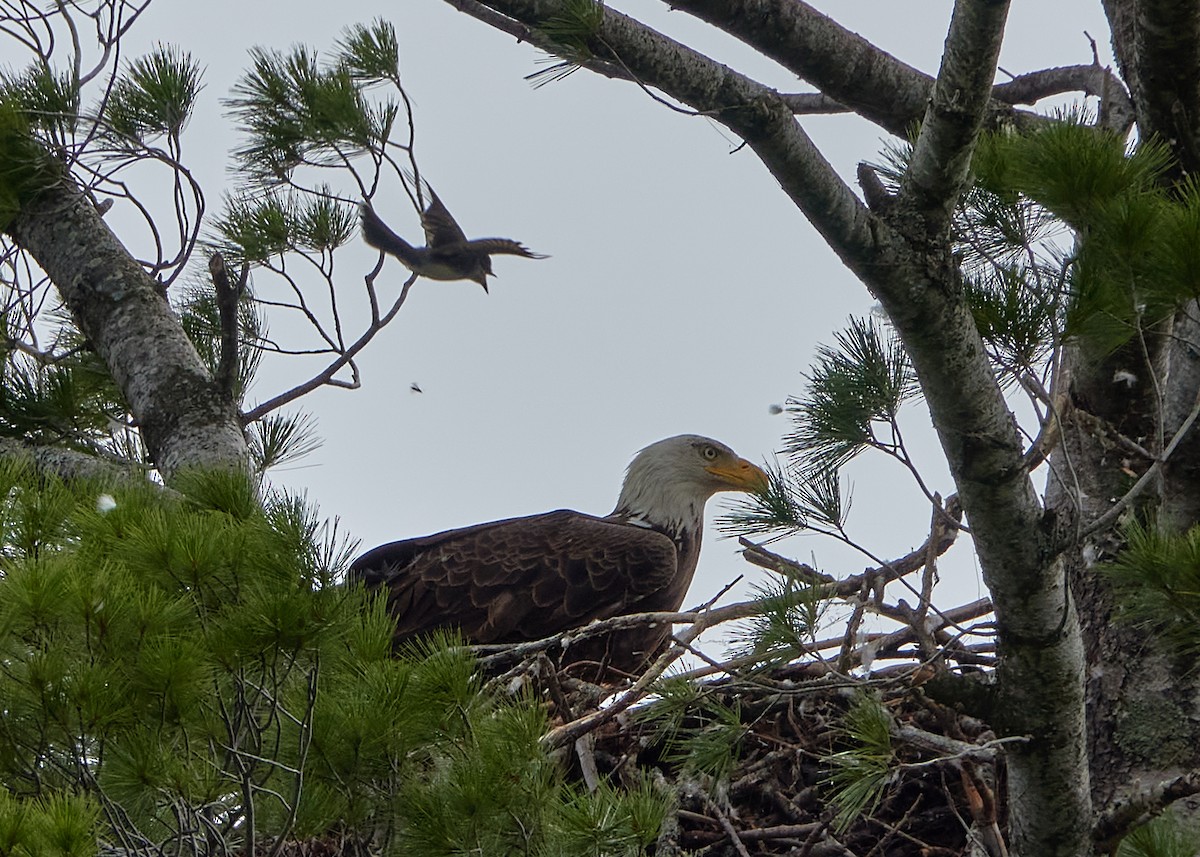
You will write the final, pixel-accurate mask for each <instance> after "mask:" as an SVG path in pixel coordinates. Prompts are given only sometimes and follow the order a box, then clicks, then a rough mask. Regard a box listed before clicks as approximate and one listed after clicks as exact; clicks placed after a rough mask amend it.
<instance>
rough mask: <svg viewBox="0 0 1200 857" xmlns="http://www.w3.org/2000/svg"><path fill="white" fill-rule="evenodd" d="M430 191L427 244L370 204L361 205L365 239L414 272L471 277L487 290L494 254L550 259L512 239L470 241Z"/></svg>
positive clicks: (451, 277)
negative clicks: (412, 239)
mask: <svg viewBox="0 0 1200 857" xmlns="http://www.w3.org/2000/svg"><path fill="white" fill-rule="evenodd" d="M426 189H427V190H428V191H429V206H428V207H427V208H426V209H425V211H424V213H423V214H422V215H421V226H422V228H424V230H425V243H426V245H427V246H425V247H414V246H413V245H411V244H409V243H408V242H407V241H405V240H404V239H403V238H401V237H400V236H399V235H397V234H396V233H395V232H393V231H392V230H391V229H389V228H388V226H387V224H386V223H384V222H383V220H381V219H380V217H379V215H378V214H376V213H375V210H374V209H373V208H371V206H370V204H369V203H366V202H364V203H362V204H361V205H359V207H358V211H359V215H360V217H361V218H362V231H363V238H364V239H365V240H366V242H367V243H368V244H370V245H371V246H372V247H374V248H375V249H377V250H382V251H383V252H385V253H390V254H391V255H393V256H395V257H396V258H397V259H399V260H400V261H401V262H403V263H404V265H405V266H406V267H407V268H408V269H409V270H410V271H412V272H413V273H414V274H418V275H419V276H422V277H428V278H429V279H431V280H471V281H472V282H476V283H479V285H481V286H483V290H484V291H485V292H486V291H487V290H488V285H487V278H488V277H494V276H496V275H495V273H494V272H493V271H492V255H493V254H496V253H507V254H509V255H511V256H524V257H525V258H526V259H547V258H549V257H548V256H544V255H542V254H541V253H534V252H532V251H530V250H529V249H528V248H527V247H525V245H523V244H521V243H519V242H517V241H513V240H512V239H511V238H476V239H474V240H467V236H466V235H465V234H464V233H463V231H462V227H460V226H459V225H458V223H457V222H456V221H455V220H454V218H453V217H451V216H450V212H449V211H448V210H447V209H446V206H445V205H443V204H442V201H441V200H440V199H438V195H437V194H436V193H434V192H433V188H430V187H428V186H426Z"/></svg>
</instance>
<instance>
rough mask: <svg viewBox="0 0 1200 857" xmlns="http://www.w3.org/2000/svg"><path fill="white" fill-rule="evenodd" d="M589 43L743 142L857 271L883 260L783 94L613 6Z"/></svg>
mask: <svg viewBox="0 0 1200 857" xmlns="http://www.w3.org/2000/svg"><path fill="white" fill-rule="evenodd" d="M447 2H451V4H452V5H458V4H459V3H461V2H462V0H447ZM484 5H486V6H487V7H488V8H490V9H492V10H494V11H497V12H500V13H501V14H503V15H504V16H505V17H507V18H509V19H512V20H514V21H517V22H519V23H520V24H522V25H524V26H526V27H529V28H533V29H536V28H537V27H539V26H540V25H542V24H543V23H544V22H546V21H548V20H551V19H553V18H555V17H558V16H563V15H566V14H567V12H568V9H567V3H566V2H565V0H487V2H486V3H485V4H484ZM588 47H589V49H590V50H591V51H592V53H593V54H594V55H595V56H597V57H599V58H601V59H604V60H609V61H612V62H615V63H618V64H620V65H621V66H622V67H624V68H625V69H627V70H628V71H629V72H630V74H631V75H633V76H634V77H635V78H636V79H637V81H638V82H639V83H641V84H642V85H643V86H652V87H654V88H656V89H659V90H661V91H662V92H665V93H666V94H668V95H669V96H671V97H672V98H675V99H677V100H679V101H681V102H683V103H684V104H687V105H688V106H690V107H692V108H693V109H694V110H696V111H697V112H699V113H702V114H704V115H706V116H710V117H712V118H713V119H716V120H717V121H719V122H721V123H722V124H724V125H725V126H726V127H728V128H729V129H730V130H731V131H733V132H734V133H735V134H737V135H738V136H740V137H741V138H742V139H743V140H745V141H746V142H747V144H748V145H749V146H750V147H751V148H752V149H753V150H754V151H755V152H756V153H757V154H758V156H759V157H760V158H761V159H762V161H763V163H764V164H765V165H766V166H767V168H768V169H769V170H770V171H771V173H772V175H774V176H775V178H776V179H777V180H778V181H779V183H780V184H781V185H782V186H783V189H784V191H785V192H786V193H787V194H788V196H789V197H790V198H791V199H792V200H793V201H794V202H795V203H796V205H797V206H799V207H800V208H801V210H803V211H804V212H805V213H806V214H807V215H808V217H809V220H810V221H811V222H812V223H813V225H814V226H816V228H817V229H818V230H819V231H820V232H821V234H822V235H823V236H824V237H825V239H826V240H827V241H828V242H829V244H830V246H831V247H833V249H834V250H835V251H836V252H837V253H838V255H840V256H841V257H842V259H843V260H844V261H846V263H847V264H849V265H851V266H852V267H853V268H854V270H855V271H856V272H858V271H860V270H861V269H862V266H863V265H864V264H867V265H878V264H880V263H881V261H882V260H880V259H879V258H878V256H879V254H880V251H881V247H880V243H879V241H878V239H877V236H876V230H878V229H880V228H881V224H880V223H879V222H878V221H876V220H875V218H874V217H872V215H871V214H870V212H869V211H868V210H867V208H866V207H865V206H864V205H863V204H862V202H861V201H860V200H859V199H858V197H856V196H855V195H854V192H853V191H852V190H851V189H850V188H849V187H848V186H847V185H846V183H845V182H843V181H842V180H841V178H840V177H839V176H838V175H837V173H836V172H835V171H834V169H833V167H832V166H831V165H830V164H829V162H828V161H827V160H826V159H825V157H824V156H823V155H822V154H821V152H820V151H819V150H818V149H817V147H816V145H814V143H813V142H812V140H811V139H810V138H809V136H808V135H807V134H805V133H804V130H803V129H802V128H801V127H800V126H799V124H798V123H797V122H796V121H795V118H794V117H793V115H792V112H791V109H790V108H789V107H788V105H787V103H786V102H785V100H784V99H783V97H781V96H780V95H779V93H777V92H775V91H774V90H773V89H770V88H768V87H765V86H763V85H762V84H760V83H758V82H756V81H754V80H752V79H750V78H748V77H746V76H744V75H741V74H738V73H737V72H735V71H733V70H732V69H730V68H728V67H727V66H724V65H722V64H720V63H718V62H715V61H713V60H712V59H710V58H709V57H707V56H705V55H704V54H701V53H699V52H698V51H695V50H692V49H691V48H689V47H687V46H686V45H683V44H681V43H679V42H677V41H675V40H673V39H670V38H668V37H666V36H664V35H663V34H661V33H659V32H657V31H655V30H653V29H651V28H650V27H647V26H645V25H644V24H641V23H640V22H638V21H636V20H634V19H633V18H630V17H628V16H626V15H622V14H621V13H619V12H616V11H614V10H612V9H609V8H604V9H603V15H602V20H601V24H600V26H599V28H598V30H597V31H596V32H595V34H594V35H593V36H592V37H591V38H590V39H589V40H588ZM884 252H886V251H884Z"/></svg>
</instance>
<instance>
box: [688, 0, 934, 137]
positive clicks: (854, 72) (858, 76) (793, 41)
mask: <svg viewBox="0 0 1200 857" xmlns="http://www.w3.org/2000/svg"><path fill="white" fill-rule="evenodd" d="M669 5H670V6H671V8H672V9H678V10H681V11H684V12H687V13H689V14H691V15H695V16H696V17H697V18H700V19H701V20H703V21H705V22H707V23H709V24H712V25H713V26H715V27H717V28H719V29H721V30H724V31H725V32H727V33H729V34H730V35H731V36H733V37H735V38H737V39H739V40H740V41H742V42H745V43H746V44H748V45H750V46H751V47H753V48H754V49H755V50H757V51H759V52H761V53H762V54H763V55H765V56H767V57H770V58H771V59H773V60H775V61H776V62H778V63H780V64H781V65H782V66H783V67H784V68H786V69H788V71H791V72H792V73H793V74H796V75H798V76H799V77H800V78H801V79H803V80H805V81H807V82H809V83H811V84H812V85H813V86H815V87H817V89H819V90H821V92H822V93H823V94H824V95H825V96H827V97H829V98H832V99H834V100H835V101H837V102H839V103H841V104H844V105H846V106H847V107H848V108H849V109H851V110H853V111H854V112H855V113H857V114H858V115H860V116H862V117H863V118H865V119H868V120H869V121H871V122H874V123H875V124H877V125H879V126H880V127H882V128H886V129H887V130H888V131H890V132H891V133H893V134H895V135H896V136H898V137H904V136H905V135H906V134H907V133H908V130H909V128H910V127H911V125H912V124H913V123H914V122H916V121H917V120H919V119H920V118H921V116H922V114H923V113H924V112H925V105H926V103H927V101H928V99H929V89H930V87H931V86H932V85H933V78H932V77H930V76H929V75H927V74H924V73H923V72H921V71H918V70H917V69H915V68H913V67H912V66H910V65H908V64H906V63H903V62H901V61H900V60H899V59H897V58H896V57H894V56H892V55H891V54H889V53H888V52H886V51H884V50H881V49H880V48H878V47H876V46H875V45H873V44H871V43H870V42H869V41H867V40H866V39H864V38H863V37H862V36H860V35H858V34H857V33H855V32H852V31H851V30H848V29H846V28H845V27H843V26H842V25H840V24H838V23H837V22H836V21H834V20H833V19H832V18H830V17H829V16H827V15H824V14H822V13H821V12H818V11H817V10H816V9H814V8H813V7H812V6H810V5H808V4H807V3H804V2H802V1H801V0H741V2H738V3H729V2H727V0H669Z"/></svg>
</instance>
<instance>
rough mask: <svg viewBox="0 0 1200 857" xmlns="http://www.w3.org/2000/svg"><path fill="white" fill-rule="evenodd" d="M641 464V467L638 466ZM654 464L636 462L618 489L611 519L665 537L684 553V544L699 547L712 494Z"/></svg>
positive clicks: (704, 488)
mask: <svg viewBox="0 0 1200 857" xmlns="http://www.w3.org/2000/svg"><path fill="white" fill-rule="evenodd" d="M639 465H640V466H639ZM660 469H661V468H659V467H657V466H656V465H655V464H654V463H649V464H646V463H644V462H639V461H635V462H634V464H633V466H631V467H630V469H629V474H628V475H627V476H626V477H625V484H624V485H623V486H622V487H621V496H620V498H619V499H618V500H617V507H616V508H615V509H613V512H612V514H611V515H609V517H610V518H614V519H616V520H620V521H624V522H626V523H629V524H634V525H637V526H643V527H649V528H650V529H654V530H658V531H659V532H660V533H663V534H665V535H666V536H668V537H669V538H670V539H671V540H672V541H673V542H675V544H676V547H678V548H680V551H681V553H683V552H684V551H683V548H684V544H683V542H684V541H685V539H684V535H685V534H686V535H687V538H686V541H687V542H688V543H689V545H688V546H689V547H690V546H691V545H693V544H694V545H696V546H698V545H699V541H700V533H701V531H702V530H703V529H704V504H705V503H707V502H708V498H709V497H710V496H711V491H709V490H708V489H707V488H706V487H702V486H698V485H696V484H694V483H691V482H688V481H681V480H679V479H678V478H674V479H672V478H670V475H669V474H666V473H662V472H659V471H660Z"/></svg>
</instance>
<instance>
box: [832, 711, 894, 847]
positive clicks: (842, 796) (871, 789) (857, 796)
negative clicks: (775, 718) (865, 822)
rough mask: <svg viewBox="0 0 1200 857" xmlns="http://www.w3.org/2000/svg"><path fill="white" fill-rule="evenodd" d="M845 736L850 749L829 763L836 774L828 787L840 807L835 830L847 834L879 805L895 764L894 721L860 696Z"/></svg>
mask: <svg viewBox="0 0 1200 857" xmlns="http://www.w3.org/2000/svg"><path fill="white" fill-rule="evenodd" d="M842 733H843V736H844V738H845V741H846V743H847V744H848V745H849V746H848V747H847V748H846V749H845V750H841V751H839V752H836V753H833V754H832V755H830V756H828V757H827V758H826V761H827V762H829V763H830V764H831V765H832V766H833V771H832V773H830V775H829V777H828V778H827V779H826V783H827V784H829V785H830V786H832V787H833V789H834V792H833V795H832V801H833V803H834V804H836V805H837V807H838V811H837V815H836V816H834V827H835V829H836V830H838V831H839V832H842V831H845V830H846V829H847V828H849V827H850V825H851V824H853V823H854V822H855V821H857V820H858V819H859V818H861V817H862V816H863V815H866V814H868V813H870V812H872V811H873V810H874V809H875V807H876V806H878V805H879V801H880V798H881V797H882V796H883V789H884V787H885V786H886V785H887V782H888V778H889V765H890V764H891V762H892V758H893V752H892V739H891V717H890V715H888V713H887V710H886V709H885V708H884V707H883V706H882V705H880V704H879V702H878V701H877V700H876V699H874V698H873V697H871V696H869V695H867V694H866V693H862V694H859V696H858V697H856V698H855V701H854V702H853V703H852V704H851V706H850V710H849V711H847V712H846V717H845V720H844V721H843V724H842Z"/></svg>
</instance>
